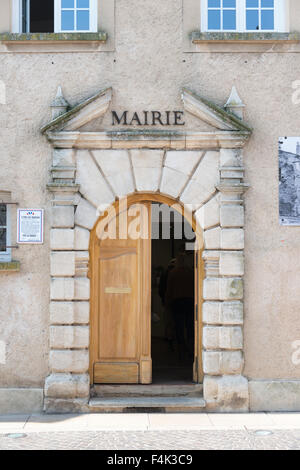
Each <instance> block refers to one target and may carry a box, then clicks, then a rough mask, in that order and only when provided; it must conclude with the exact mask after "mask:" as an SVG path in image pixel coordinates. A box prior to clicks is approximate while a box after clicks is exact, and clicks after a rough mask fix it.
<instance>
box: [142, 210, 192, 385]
mask: <svg viewBox="0 0 300 470" xmlns="http://www.w3.org/2000/svg"><path fill="white" fill-rule="evenodd" d="M154 206H155V204H153V205H152V220H153V222H152V295H151V302H152V304H151V305H152V307H151V312H152V314H151V335H152V342H151V346H152V378H153V383H154V384H171V383H173V384H180V383H192V381H193V361H194V299H193V296H194V251H193V250H192V249H187V248H191V247H190V246H187V244H186V243H191V240H190V239H189V240H188V239H185V237H184V233H186V231H189V237H190V235H191V234H192V235H193V232H192V228H191V226H190V225H189V224H187V222H183V221H176V220H175V221H174V220H172V216H171V220H172V221H171V223H170V224H169V226H170V237H168V236H167V235H168V229H167V227H166V225H167V224H166V223H163V222H162V220H160V221H159V222H157V217H155V216H154V215H153V208H154ZM160 219H161V218H160ZM179 224H180V225H181V226H182V236H181V237H180V227H179ZM187 225H188V230H186V229H187ZM184 226H185V230H186V231H185V230H184ZM158 234H159V236H158ZM175 270H176V271H175ZM178 286H179V287H178ZM177 295H178V298H176V297H177ZM181 295H185V298H184V299H180V296H181ZM174 297H175V298H174Z"/></svg>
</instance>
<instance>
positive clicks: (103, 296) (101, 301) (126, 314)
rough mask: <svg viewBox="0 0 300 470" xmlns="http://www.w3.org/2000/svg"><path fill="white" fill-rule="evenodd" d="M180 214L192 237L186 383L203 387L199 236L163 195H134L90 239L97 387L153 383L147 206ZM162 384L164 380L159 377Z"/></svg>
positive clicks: (103, 218) (100, 222)
mask: <svg viewBox="0 0 300 470" xmlns="http://www.w3.org/2000/svg"><path fill="white" fill-rule="evenodd" d="M158 203H159V204H164V205H166V206H168V207H171V208H172V210H173V211H174V212H176V213H178V214H180V215H181V216H182V217H183V218H184V220H185V221H187V222H188V223H189V224H190V225H191V227H192V229H193V231H194V234H195V242H196V243H195V247H194V249H193V258H194V259H193V271H194V273H193V278H194V313H193V334H194V345H193V357H192V360H191V368H192V371H191V374H190V377H191V381H192V380H193V381H194V382H198V383H200V382H202V379H203V372H202V361H201V353H202V344H201V343H202V324H201V323H202V322H201V310H202V309H201V302H202V279H203V267H202V256H201V250H202V246H203V244H202V233H201V229H200V228H199V227H198V226H197V224H196V221H195V219H194V218H193V216H192V214H190V213H188V212H187V211H186V210H184V207H183V206H182V205H181V204H180V203H178V201H176V200H173V199H172V198H169V197H167V196H163V195H161V194H150V193H149V194H148V193H145V194H140V193H139V194H133V195H131V196H129V197H127V198H124V199H120V200H118V201H116V202H115V203H114V204H113V205H112V206H110V207H109V208H108V209H107V210H106V212H105V213H104V214H103V215H101V216H100V218H99V220H98V221H97V223H96V224H95V226H94V228H93V230H92V232H91V237H90V279H91V320H90V328H91V341H90V378H91V383H92V384H99V383H132V384H133V383H143V384H150V383H152V351H151V333H152V324H151V313H152V316H153V312H151V297H152V299H153V296H152V289H153V282H152V283H151V279H152V278H153V270H152V256H151V251H152V235H153V234H152V229H153V221H152V214H153V210H152V205H153V204H158ZM162 380H163V378H162Z"/></svg>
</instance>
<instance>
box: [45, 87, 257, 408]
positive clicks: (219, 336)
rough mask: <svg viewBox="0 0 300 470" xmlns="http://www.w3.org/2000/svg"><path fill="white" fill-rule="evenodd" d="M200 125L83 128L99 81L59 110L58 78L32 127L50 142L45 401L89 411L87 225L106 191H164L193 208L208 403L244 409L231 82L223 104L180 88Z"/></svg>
mask: <svg viewBox="0 0 300 470" xmlns="http://www.w3.org/2000/svg"><path fill="white" fill-rule="evenodd" d="M181 97H182V101H183V105H184V109H185V111H187V112H189V113H191V114H193V115H194V116H196V117H197V118H198V119H200V120H202V121H204V122H206V123H209V124H210V125H211V126H212V127H213V130H212V131H210V132H207V131H205V132H200V131H190V130H188V131H183V130H181V131H180V132H177V131H159V130H155V131H151V132H149V131H136V130H130V131H128V130H122V131H117V132H116V131H105V130H100V131H99V132H85V131H81V130H80V128H82V126H83V125H85V124H87V123H89V122H90V121H92V120H94V119H96V118H99V117H100V116H102V115H104V113H106V112H107V110H108V109H109V106H110V103H111V98H112V89H111V88H109V89H105V90H102V91H101V92H99V93H98V94H97V95H95V96H93V97H92V98H90V99H88V100H86V101H85V102H83V103H81V104H79V105H78V106H76V107H74V108H73V109H71V110H70V111H67V106H68V104H67V103H66V101H65V99H64V98H63V95H62V92H61V90H60V89H59V91H58V95H57V97H56V99H55V100H54V102H53V105H52V121H51V122H50V123H49V124H47V125H46V126H44V127H43V129H42V132H43V133H44V134H45V136H46V137H47V139H48V141H49V142H50V143H51V145H52V147H53V160H52V167H51V181H50V183H49V184H48V185H47V187H48V190H49V191H51V193H52V195H53V198H52V210H51V212H52V214H51V299H50V354H49V357H50V359H49V361H50V364H49V366H50V375H49V376H48V377H47V378H46V381H45V390H44V393H45V400H44V406H45V410H46V411H47V412H54V411H56V412H57V411H61V412H68V411H70V412H72V411H88V410H89V407H88V402H89V395H90V382H89V341H90V334H89V299H90V280H89V278H88V265H89V243H90V232H91V231H92V229H93V227H94V226H95V224H96V223H97V220H98V218H99V216H100V214H101V212H102V211H103V210H104V209H105V208H107V207H108V206H109V205H111V204H113V203H114V201H115V200H116V198H119V197H122V196H126V195H129V194H134V193H147V192H151V193H154V194H163V195H166V196H168V197H169V198H172V199H173V200H175V201H176V200H177V201H179V202H180V203H181V204H187V205H190V207H192V208H193V216H194V218H195V220H196V221H197V224H199V226H200V227H201V230H202V233H203V242H204V251H203V258H204V263H205V278H204V281H203V301H204V302H203V309H202V322H203V339H202V342H203V352H202V360H203V372H204V382H203V392H204V399H205V400H206V410H213V411H216V410H218V411H247V410H248V409H249V394H248V381H247V379H246V378H245V377H244V376H243V375H242V373H243V365H244V359H243V275H244V256H243V249H244V207H243V205H244V203H243V194H244V192H245V191H246V189H247V188H248V186H247V185H246V184H245V183H244V168H243V157H242V148H243V147H244V145H245V143H246V142H247V140H248V139H249V137H250V135H251V129H250V128H249V127H248V126H246V124H244V122H243V121H242V119H241V118H242V110H243V106H244V105H243V104H242V103H241V101H240V99H239V97H238V95H237V92H236V90H235V89H234V88H233V90H232V93H231V96H230V98H229V100H228V102H227V103H226V105H225V107H224V109H223V108H220V107H218V106H216V105H215V104H213V103H211V102H209V101H207V100H205V99H204V98H201V97H199V96H197V95H196V94H194V93H193V92H191V91H190V90H187V89H184V90H182V92H181Z"/></svg>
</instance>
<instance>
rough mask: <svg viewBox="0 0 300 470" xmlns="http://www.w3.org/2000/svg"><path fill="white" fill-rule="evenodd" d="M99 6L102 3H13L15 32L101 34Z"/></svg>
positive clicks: (91, 0) (23, 0) (31, 0)
mask: <svg viewBox="0 0 300 470" xmlns="http://www.w3.org/2000/svg"><path fill="white" fill-rule="evenodd" d="M97 6H98V0H42V1H41V0H13V32H15V33H53V32H55V33H61V32H63V33H87V32H97V30H98V28H97Z"/></svg>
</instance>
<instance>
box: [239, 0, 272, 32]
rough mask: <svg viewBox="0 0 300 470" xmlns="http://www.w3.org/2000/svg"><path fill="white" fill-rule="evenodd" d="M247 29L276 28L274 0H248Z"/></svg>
mask: <svg viewBox="0 0 300 470" xmlns="http://www.w3.org/2000/svg"><path fill="white" fill-rule="evenodd" d="M246 30H247V31H255V30H269V31H273V30H274V0H246Z"/></svg>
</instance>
